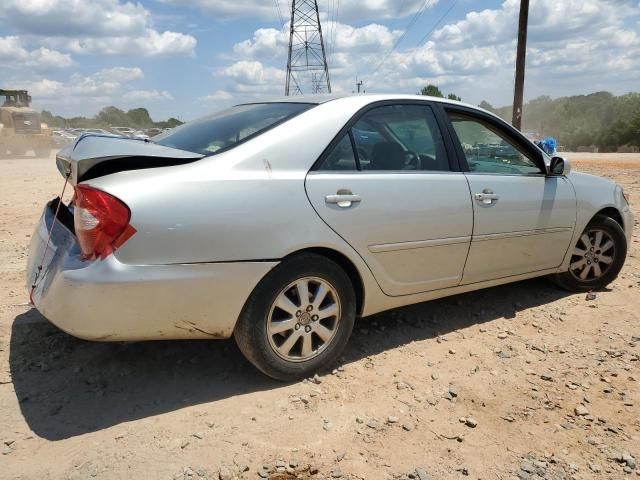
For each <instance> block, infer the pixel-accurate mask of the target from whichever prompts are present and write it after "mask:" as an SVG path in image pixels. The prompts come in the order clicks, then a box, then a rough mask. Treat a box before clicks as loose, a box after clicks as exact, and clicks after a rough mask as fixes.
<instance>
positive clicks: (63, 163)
mask: <svg viewBox="0 0 640 480" xmlns="http://www.w3.org/2000/svg"><path fill="white" fill-rule="evenodd" d="M203 157H204V155H201V154H199V153H193V152H187V151H185V150H178V149H175V148H171V147H165V146H162V145H157V144H155V143H153V142H149V141H146V140H138V139H134V138H127V137H118V136H115V135H114V136H110V135H98V134H85V135H82V136H80V137H78V139H77V140H76V141H75V142H73V143H72V144H71V145H68V146H66V147H65V148H63V149H62V150H60V152H58V155H57V156H56V165H57V167H58V170H59V171H60V173H61V174H62V176H63V177H66V176H67V175H69V183H71V184H72V185H76V184H77V183H78V182H82V181H84V180H90V179H92V178H98V177H102V176H104V175H109V174H112V173H116V172H123V171H127V170H141V169H145V168H156V167H168V166H172V165H182V164H185V163H190V162H195V161H196V160H199V159H201V158H203Z"/></svg>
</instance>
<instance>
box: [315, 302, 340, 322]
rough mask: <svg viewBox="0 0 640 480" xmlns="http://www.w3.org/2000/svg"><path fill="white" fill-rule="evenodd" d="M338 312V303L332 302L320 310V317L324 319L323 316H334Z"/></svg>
mask: <svg viewBox="0 0 640 480" xmlns="http://www.w3.org/2000/svg"><path fill="white" fill-rule="evenodd" d="M337 314H338V305H336V304H335V303H332V304H331V305H329V306H328V307H326V308H324V309H323V310H319V311H318V317H320V320H322V319H323V318H329V317H333V316H335V315H337Z"/></svg>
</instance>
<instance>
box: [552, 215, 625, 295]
mask: <svg viewBox="0 0 640 480" xmlns="http://www.w3.org/2000/svg"><path fill="white" fill-rule="evenodd" d="M626 256H627V239H626V237H625V235H624V231H623V230H622V227H621V226H620V225H619V224H618V222H616V221H615V220H613V219H612V218H610V217H606V216H603V215H597V216H596V217H594V219H593V220H591V222H589V224H588V225H587V227H586V228H585V229H584V232H582V235H581V236H580V238H579V239H578V242H577V243H576V245H575V246H574V247H573V251H572V253H571V262H570V264H569V270H568V271H567V272H564V273H560V274H557V275H555V277H554V279H555V281H556V283H557V284H558V285H560V286H561V287H562V288H565V289H567V290H570V291H572V292H586V291H589V290H597V289H600V288H604V287H606V286H607V285H609V284H610V283H611V282H613V281H614V280H615V279H616V277H617V276H618V273H620V270H621V269H622V266H623V265H624V261H625V258H626Z"/></svg>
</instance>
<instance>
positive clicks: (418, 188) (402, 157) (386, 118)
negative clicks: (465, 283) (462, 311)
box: [306, 103, 473, 296]
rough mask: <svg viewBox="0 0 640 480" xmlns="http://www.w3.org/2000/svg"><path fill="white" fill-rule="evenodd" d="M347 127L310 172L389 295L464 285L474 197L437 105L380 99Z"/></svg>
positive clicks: (314, 194)
mask: <svg viewBox="0 0 640 480" xmlns="http://www.w3.org/2000/svg"><path fill="white" fill-rule="evenodd" d="M347 127H348V128H345V129H344V130H343V132H342V133H341V134H340V135H339V136H338V137H337V138H336V139H335V140H334V142H332V145H330V147H329V148H328V149H327V152H326V153H325V154H324V155H323V157H322V158H321V159H320V160H319V163H318V165H317V168H315V169H314V170H313V171H311V172H310V173H309V174H308V175H307V179H306V188H307V194H308V196H309V200H310V201H311V203H312V204H313V206H314V208H315V210H316V211H317V212H318V214H319V215H320V216H321V217H322V219H323V220H324V221H325V222H326V223H327V224H328V225H329V226H330V227H331V228H332V229H333V230H334V231H336V232H337V233H338V235H340V236H341V237H342V238H343V239H344V240H345V241H346V242H348V243H349V244H350V245H351V246H352V247H353V248H354V249H355V250H356V251H357V252H358V253H359V254H360V256H361V257H362V258H363V259H364V261H365V262H366V263H367V265H368V266H369V268H370V269H371V271H372V273H373V274H374V276H375V278H376V280H377V281H378V284H379V285H380V287H381V288H382V290H383V291H384V292H385V293H386V294H387V295H393V296H396V295H407V294H412V293H419V292H425V291H428V290H435V289H439V288H446V287H451V286H455V285H458V284H459V283H460V281H461V279H462V272H463V268H464V262H465V259H466V257H467V253H468V249H469V243H470V240H471V232H472V226H473V216H472V206H471V199H470V195H469V187H468V184H467V180H466V179H465V176H464V174H462V173H461V172H453V171H452V168H451V167H450V164H449V159H448V156H447V151H446V149H445V146H444V142H443V138H442V135H441V133H440V129H439V126H438V123H437V121H436V118H435V116H434V114H433V111H432V109H431V107H430V106H429V105H428V104H426V103H424V104H396V105H383V106H376V107H373V108H371V109H369V110H368V111H367V112H366V113H364V114H362V115H361V116H360V117H359V118H358V119H354V121H353V122H351V124H350V125H348V126H347ZM363 132H366V134H365V133H363Z"/></svg>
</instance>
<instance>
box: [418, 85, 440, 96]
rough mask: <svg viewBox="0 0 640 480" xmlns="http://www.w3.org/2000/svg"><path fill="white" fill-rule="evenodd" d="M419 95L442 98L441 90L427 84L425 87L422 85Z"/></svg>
mask: <svg viewBox="0 0 640 480" xmlns="http://www.w3.org/2000/svg"><path fill="white" fill-rule="evenodd" d="M420 95H426V96H428V97H440V98H444V94H443V93H442V91H441V90H440V89H439V88H438V87H437V86H435V85H427V86H426V87H423V88H422V90H420Z"/></svg>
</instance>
